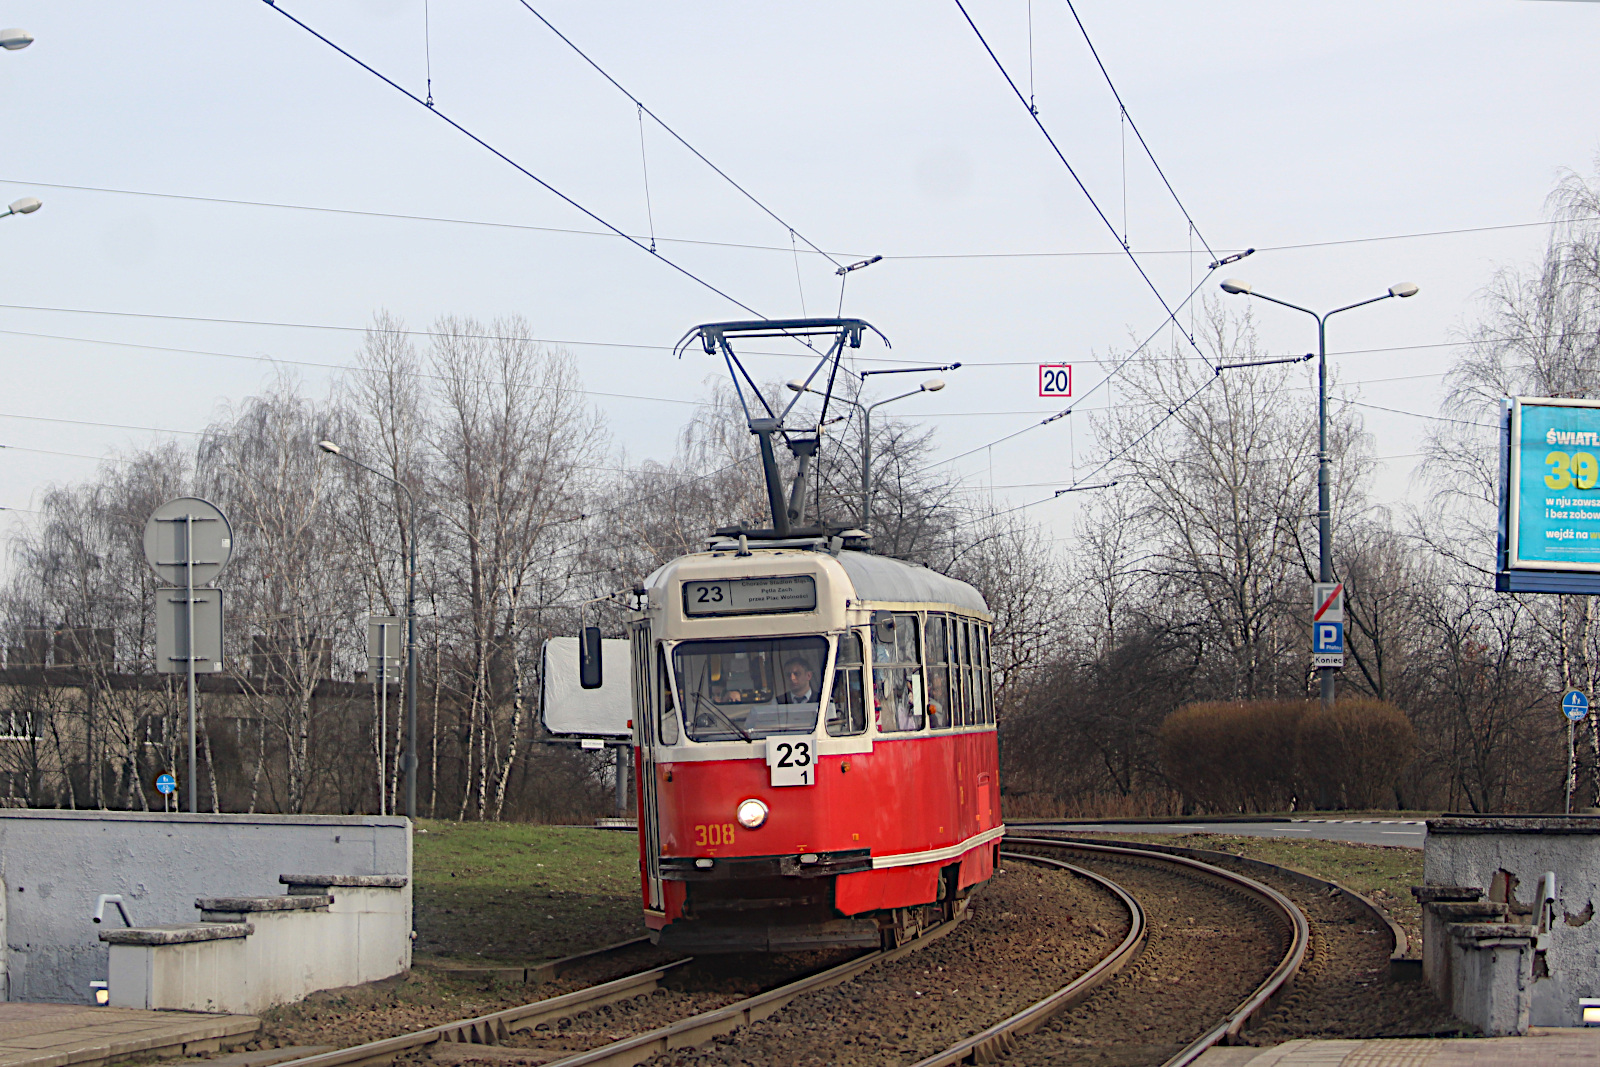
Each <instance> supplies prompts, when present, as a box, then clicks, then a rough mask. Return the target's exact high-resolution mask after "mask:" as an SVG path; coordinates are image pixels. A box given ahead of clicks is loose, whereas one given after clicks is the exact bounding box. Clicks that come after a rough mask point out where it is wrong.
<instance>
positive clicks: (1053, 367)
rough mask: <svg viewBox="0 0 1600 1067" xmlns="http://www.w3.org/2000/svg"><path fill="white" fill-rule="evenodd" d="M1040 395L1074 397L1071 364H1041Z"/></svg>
mask: <svg viewBox="0 0 1600 1067" xmlns="http://www.w3.org/2000/svg"><path fill="white" fill-rule="evenodd" d="M1039 395H1040V396H1071V395H1072V364H1070V363H1041V364H1039Z"/></svg>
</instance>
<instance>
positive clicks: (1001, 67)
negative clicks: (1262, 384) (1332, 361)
mask: <svg viewBox="0 0 1600 1067" xmlns="http://www.w3.org/2000/svg"><path fill="white" fill-rule="evenodd" d="M955 5H956V7H957V8H958V9H959V10H960V11H961V17H962V18H964V19H966V20H967V25H968V26H971V27H972V32H973V33H975V34H977V37H978V43H979V44H981V45H983V50H984V51H985V52H987V53H989V58H990V59H991V60H993V61H994V65H995V69H996V70H998V71H999V72H1000V76H1001V77H1002V78H1004V79H1005V80H1006V84H1007V85H1009V86H1010V87H1011V92H1012V93H1013V94H1014V95H1015V96H1016V98H1017V101H1018V102H1019V103H1021V104H1022V106H1023V107H1024V108H1027V109H1028V116H1029V117H1030V118H1032V119H1033V124H1034V125H1035V126H1037V127H1039V132H1040V133H1042V134H1043V135H1044V139H1045V141H1047V142H1048V143H1049V145H1050V149H1051V151H1053V152H1055V154H1056V158H1057V159H1059V160H1060V161H1061V165H1062V166H1063V167H1065V168H1067V173H1068V174H1069V175H1071V176H1072V180H1073V181H1074V182H1075V183H1077V186H1078V189H1079V190H1080V191H1081V192H1082V193H1083V195H1084V197H1085V198H1086V199H1087V200H1088V201H1089V206H1090V207H1092V208H1094V213H1095V214H1096V215H1098V216H1100V221H1101V222H1103V223H1105V227H1106V229H1107V230H1109V231H1110V233H1111V236H1112V239H1113V240H1115V241H1116V242H1117V244H1119V245H1122V250H1123V253H1124V254H1126V255H1127V257H1128V261H1129V262H1130V263H1132V264H1133V269H1134V270H1136V271H1138V272H1139V277H1141V278H1143V279H1144V283H1145V285H1147V286H1149V287H1150V292H1151V293H1153V294H1155V298H1156V300H1157V301H1159V302H1160V304H1161V307H1162V308H1163V309H1164V310H1165V311H1166V313H1167V321H1166V322H1163V323H1162V324H1161V325H1162V327H1163V328H1165V326H1166V324H1167V322H1171V323H1172V324H1173V325H1175V326H1177V327H1178V329H1179V331H1180V332H1182V333H1183V336H1184V339H1185V340H1186V341H1188V342H1189V346H1190V347H1191V348H1193V349H1194V350H1195V351H1196V352H1197V353H1199V354H1200V358H1201V359H1204V360H1205V361H1206V363H1207V365H1214V364H1212V362H1211V360H1210V359H1209V358H1208V357H1207V356H1206V355H1205V353H1203V352H1201V351H1200V346H1199V345H1198V344H1196V343H1195V339H1194V337H1193V335H1191V334H1190V333H1189V332H1188V331H1187V330H1184V329H1183V324H1182V323H1180V322H1179V321H1178V313H1177V311H1176V310H1175V309H1174V308H1172V306H1171V305H1169V304H1168V303H1167V298H1166V297H1164V296H1162V295H1161V290H1160V289H1159V288H1158V287H1157V286H1156V283H1155V281H1154V280H1153V279H1152V278H1151V277H1150V275H1149V274H1148V273H1147V272H1146V271H1145V269H1144V264H1143V263H1140V262H1139V257H1138V256H1136V255H1135V254H1134V252H1133V249H1131V248H1129V247H1128V246H1127V245H1126V244H1125V243H1124V241H1123V238H1122V236H1121V235H1120V234H1118V233H1117V226H1116V224H1115V223H1114V222H1112V221H1111V219H1110V218H1108V217H1107V216H1106V213H1105V211H1104V210H1103V209H1102V208H1101V207H1100V204H1099V202H1098V201H1096V200H1095V198H1094V194H1093V193H1091V192H1089V187H1088V186H1087V185H1085V184H1084V181H1083V179H1082V178H1080V177H1079V176H1078V172H1077V170H1075V169H1074V168H1073V166H1072V163H1071V162H1070V161H1068V159H1067V155H1066V153H1065V152H1063V151H1062V150H1061V146H1060V145H1058V144H1057V143H1056V139H1055V138H1054V137H1053V136H1051V134H1050V130H1049V129H1048V128H1047V127H1046V126H1045V124H1044V122H1043V120H1041V119H1040V118H1039V116H1038V114H1037V113H1036V112H1035V111H1034V110H1033V109H1032V108H1029V107H1028V98H1027V97H1025V96H1023V95H1022V90H1021V89H1020V88H1019V87H1018V86H1017V83H1016V79H1014V78H1012V77H1011V72H1010V71H1008V70H1006V66H1005V64H1004V63H1002V62H1000V57H999V56H997V55H995V52H994V49H993V48H992V47H990V45H989V40H988V38H986V37H985V36H984V35H983V31H982V30H980V29H978V24H977V23H976V22H974V21H973V20H972V16H971V15H970V14H968V13H967V8H966V5H965V4H963V3H962V2H961V0H955Z"/></svg>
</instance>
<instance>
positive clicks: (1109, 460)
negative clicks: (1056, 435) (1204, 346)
mask: <svg viewBox="0 0 1600 1067" xmlns="http://www.w3.org/2000/svg"><path fill="white" fill-rule="evenodd" d="M1165 325H1166V324H1165V323H1162V326H1163V327H1165ZM1218 377H1219V376H1218V375H1213V376H1211V377H1210V378H1207V379H1206V380H1205V381H1203V382H1201V383H1200V388H1198V389H1196V390H1195V391H1194V392H1192V393H1190V394H1189V395H1188V396H1186V397H1184V398H1183V399H1182V400H1180V401H1178V403H1176V404H1174V405H1173V406H1172V407H1170V408H1168V409H1167V413H1166V414H1165V415H1163V416H1161V418H1159V419H1157V420H1156V421H1155V423H1154V424H1153V425H1152V426H1151V427H1150V428H1149V429H1148V430H1146V431H1145V432H1144V433H1142V434H1140V435H1139V436H1138V437H1136V438H1134V439H1133V440H1132V441H1130V442H1128V445H1127V447H1125V448H1123V449H1121V450H1120V451H1118V452H1115V453H1113V454H1111V455H1109V456H1107V457H1106V458H1105V459H1104V460H1103V461H1101V463H1100V464H1099V465H1098V466H1097V467H1095V468H1094V470H1092V471H1090V472H1089V473H1088V474H1085V475H1084V476H1083V477H1082V478H1079V479H1078V480H1077V481H1075V482H1073V483H1072V484H1071V485H1069V486H1068V487H1067V488H1065V489H1058V490H1056V491H1055V492H1054V493H1052V494H1051V495H1050V496H1047V497H1041V498H1040V499H1038V500H1030V501H1028V502H1027V503H1026V504H1018V505H1017V506H1016V507H1012V508H1006V509H1005V510H1004V511H995V512H991V513H989V514H987V515H980V516H978V517H977V518H975V519H968V520H967V521H966V522H958V523H956V524H955V525H953V526H951V527H950V529H952V530H959V529H961V528H962V527H963V526H972V525H974V524H975V523H980V522H984V521H986V520H989V519H997V518H999V517H1000V516H1002V515H1011V514H1014V513H1016V512H1018V511H1026V510H1027V509H1028V508H1032V507H1037V506H1038V505H1040V504H1048V503H1050V502H1051V501H1052V500H1057V499H1059V498H1060V497H1061V496H1062V495H1063V494H1065V493H1073V492H1078V491H1080V490H1087V489H1107V488H1110V487H1111V486H1114V485H1116V484H1117V482H1116V481H1115V480H1114V481H1111V482H1109V483H1107V484H1105V485H1086V484H1084V483H1086V482H1088V480H1089V479H1090V478H1093V477H1094V476H1095V475H1097V474H1099V473H1100V472H1101V471H1103V470H1105V469H1106V468H1107V467H1109V466H1111V464H1113V463H1115V462H1116V461H1117V460H1119V459H1121V458H1122V457H1123V456H1125V455H1127V454H1128V453H1129V452H1131V451H1133V450H1134V449H1135V448H1137V447H1138V446H1139V445H1140V443H1142V442H1143V441H1144V440H1145V439H1146V438H1148V437H1149V436H1150V435H1151V434H1153V433H1155V432H1156V431H1157V430H1159V429H1160V428H1161V427H1162V425H1163V424H1164V423H1165V422H1166V421H1167V420H1168V419H1170V418H1172V417H1173V416H1174V415H1176V414H1177V413H1178V412H1180V411H1182V410H1183V409H1184V408H1186V407H1188V406H1189V404H1190V403H1191V402H1192V401H1193V400H1194V398H1195V397H1197V396H1199V395H1200V394H1201V393H1203V392H1205V391H1206V390H1207V389H1209V388H1211V386H1212V385H1213V384H1214V383H1215V382H1216V381H1217V378H1218Z"/></svg>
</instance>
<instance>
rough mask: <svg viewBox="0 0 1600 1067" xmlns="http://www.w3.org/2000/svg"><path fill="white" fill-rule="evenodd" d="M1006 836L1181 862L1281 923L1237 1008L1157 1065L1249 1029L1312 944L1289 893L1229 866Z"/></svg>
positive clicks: (1188, 1060)
mask: <svg viewBox="0 0 1600 1067" xmlns="http://www.w3.org/2000/svg"><path fill="white" fill-rule="evenodd" d="M1006 841H1007V843H1008V844H1011V845H1026V846H1028V847H1031V848H1051V849H1064V850H1068V851H1077V852H1087V853H1094V854H1098V855H1105V856H1115V857H1117V858H1120V859H1134V860H1138V861H1140V862H1145V863H1162V864H1170V865H1173V866H1178V867H1183V868H1186V869H1187V870H1189V871H1191V872H1192V873H1194V874H1197V875H1199V876H1200V877H1202V878H1206V879H1208V880H1210V881H1213V882H1216V883H1218V884H1220V885H1223V886H1225V887H1226V888H1228V889H1231V890H1233V891H1235V892H1239V893H1242V894H1244V895H1245V896H1248V897H1251V898H1252V899H1254V900H1256V901H1258V902H1259V903H1260V904H1261V905H1262V906H1263V907H1265V908H1266V909H1267V911H1268V912H1269V913H1270V914H1272V915H1273V916H1274V917H1275V918H1277V919H1278V921H1279V922H1280V923H1282V924H1283V926H1284V927H1285V930H1286V932H1287V933H1288V935H1289V936H1288V941H1289V947H1288V949H1287V951H1285V952H1284V954H1283V958H1282V959H1281V960H1280V961H1279V962H1278V965H1277V966H1276V967H1274V968H1273V970H1272V973H1271V974H1269V975H1267V977H1266V979H1265V980H1264V981H1263V982H1262V983H1261V984H1260V985H1258V986H1257V987H1256V988H1255V989H1254V990H1253V991H1252V992H1251V994H1250V995H1249V996H1248V997H1246V998H1245V999H1244V1001H1243V1002H1242V1003H1240V1005H1239V1006H1238V1007H1236V1008H1235V1009H1234V1010H1233V1011H1231V1012H1229V1013H1228V1015H1227V1017H1226V1018H1224V1019H1223V1020H1222V1021H1220V1022H1218V1023H1217V1024H1216V1025H1215V1026H1213V1027H1211V1028H1210V1029H1209V1030H1207V1031H1206V1032H1205V1033H1203V1034H1201V1035H1200V1036H1199V1037H1197V1038H1195V1039H1194V1040H1193V1041H1191V1042H1190V1043H1189V1044H1188V1045H1186V1046H1184V1048H1183V1049H1182V1050H1181V1051H1180V1052H1179V1053H1178V1054H1177V1055H1175V1056H1173V1057H1172V1058H1171V1059H1169V1060H1167V1061H1166V1063H1164V1064H1162V1067H1188V1065H1189V1064H1192V1063H1194V1062H1195V1061H1196V1060H1198V1059H1199V1058H1200V1057H1201V1055H1202V1054H1204V1052H1205V1051H1206V1050H1207V1049H1209V1048H1211V1047H1212V1046H1213V1045H1218V1044H1225V1043H1228V1042H1230V1041H1231V1040H1232V1039H1234V1038H1237V1037H1238V1035H1239V1034H1240V1033H1242V1032H1243V1031H1244V1030H1246V1029H1247V1028H1249V1026H1250V1025H1251V1023H1253V1022H1254V1021H1255V1019H1256V1018H1257V1017H1258V1016H1261V1015H1263V1014H1265V1013H1266V1012H1268V1011H1270V1010H1271V1009H1272V1007H1273V1006H1274V1005H1275V1004H1276V1002H1277V1000H1278V999H1279V998H1280V997H1281V996H1283V994H1284V993H1285V992H1287V990H1288V986H1289V983H1290V982H1291V981H1293V980H1294V976H1295V975H1296V974H1297V973H1298V972H1299V970H1300V966H1301V964H1303V963H1304V962H1305V956H1306V950H1307V948H1308V947H1309V946H1310V944H1311V925H1310V923H1309V922H1307V920H1306V917H1305V913H1304V912H1302V911H1301V910H1300V909H1299V908H1298V907H1296V906H1295V904H1294V902H1293V901H1291V900H1290V899H1289V898H1288V897H1286V896H1284V895H1283V894H1282V893H1279V892H1278V891H1277V890H1275V889H1272V888H1271V887H1269V886H1265V885H1262V884H1261V883H1260V882H1257V881H1256V880H1255V879H1253V878H1246V877H1245V876H1244V875H1242V874H1236V873H1234V872H1233V871H1228V870H1224V869H1223V868H1221V867H1215V866H1212V865H1211V864H1209V863H1202V862H1201V861H1199V860H1196V859H1190V858H1189V857H1187V856H1177V855H1172V854H1170V853H1166V852H1159V851H1155V850H1152V849H1146V848H1141V847H1138V846H1129V845H1102V844H1098V843H1095V844H1091V843H1088V842H1082V841H1062V840H1060V839H1059V838H1047V837H1011V836H1009V835H1008V836H1007V837H1006ZM1008 1021H1009V1020H1008ZM1001 1025H1004V1024H1001ZM938 1062H941V1063H953V1062H956V1061H954V1060H940V1061H938ZM918 1067H921V1065H920V1064H919V1065H918Z"/></svg>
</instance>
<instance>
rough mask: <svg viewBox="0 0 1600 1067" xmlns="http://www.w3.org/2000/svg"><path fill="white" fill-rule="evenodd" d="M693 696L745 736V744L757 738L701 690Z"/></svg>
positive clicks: (735, 731) (735, 730)
mask: <svg viewBox="0 0 1600 1067" xmlns="http://www.w3.org/2000/svg"><path fill="white" fill-rule="evenodd" d="M693 696H694V698H695V699H696V700H698V701H699V702H700V703H702V704H704V705H705V706H706V707H708V708H710V709H711V710H712V712H714V713H715V714H716V716H717V718H719V719H721V720H722V721H723V722H725V723H727V724H728V725H729V726H730V727H732V728H733V732H734V733H736V734H738V735H739V736H740V737H742V738H744V742H745V744H747V745H748V744H751V743H752V742H754V741H755V738H753V737H751V736H750V733H749V731H747V730H746V729H745V728H744V727H743V726H740V725H739V724H738V723H736V722H734V721H733V720H732V719H730V718H729V717H728V713H727V712H725V711H723V710H722V709H721V708H719V707H717V702H716V701H714V700H712V699H711V698H710V697H708V696H706V695H705V694H704V693H701V692H699V691H696V692H695V693H694V694H693Z"/></svg>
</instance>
